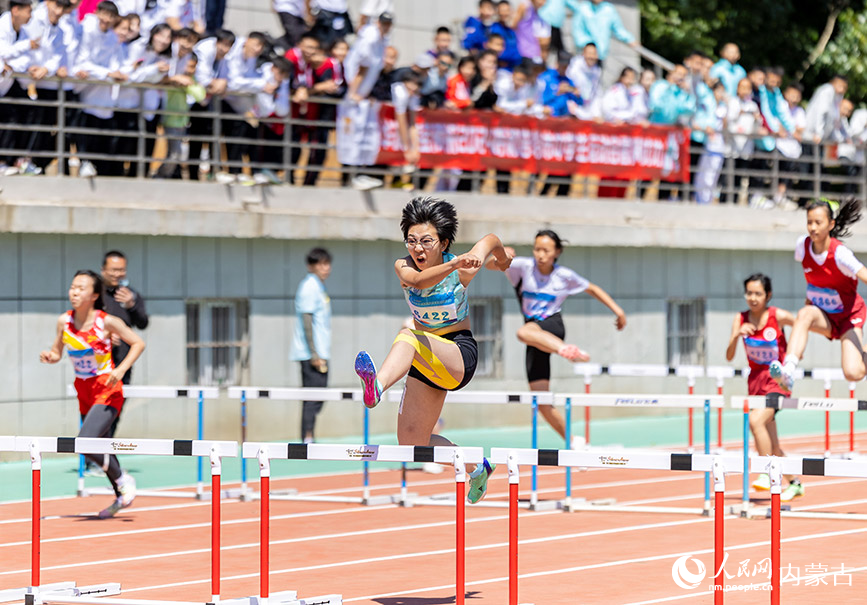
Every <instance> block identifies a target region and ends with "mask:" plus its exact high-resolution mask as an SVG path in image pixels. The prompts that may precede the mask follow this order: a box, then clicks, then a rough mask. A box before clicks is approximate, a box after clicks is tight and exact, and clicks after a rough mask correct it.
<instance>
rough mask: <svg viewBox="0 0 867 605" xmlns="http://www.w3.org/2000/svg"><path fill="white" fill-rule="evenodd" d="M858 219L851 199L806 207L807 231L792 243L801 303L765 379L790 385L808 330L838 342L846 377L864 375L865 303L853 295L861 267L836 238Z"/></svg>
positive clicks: (863, 274)
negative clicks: (803, 283)
mask: <svg viewBox="0 0 867 605" xmlns="http://www.w3.org/2000/svg"><path fill="white" fill-rule="evenodd" d="M860 218H861V202H860V200H856V199H852V198H850V199H847V200H845V201H844V202H842V203H840V202H834V201H830V200H826V199H821V200H817V201H814V202H811V203H810V204H809V205H807V232H808V235H806V236H803V237H802V238H801V239H799V240H798V245H797V246H796V247H795V260H796V261H799V262H800V263H801V265H802V266H803V267H804V277H805V278H806V280H807V305H806V306H805V307H802V308H801V310H800V311H798V315H797V317H796V318H795V325H794V327H793V328H792V337H791V339H790V341H789V346H788V348H787V350H786V357H785V359H784V361H783V363H782V364H781V363H780V362H779V361H774V362H773V363H771V366H770V373H771V377H772V378H773V379H774V380H776V381H777V382H778V383H780V385H781V386H782V387H783V388H785V389H791V388H792V384H793V383H794V378H795V371H796V370H797V367H798V362H799V361H800V360H801V357H802V356H803V355H804V350H805V349H806V347H807V336H808V334H809V332H816V333H817V334H821V335H823V336H825V337H826V338H828V339H829V340H839V341H840V343H841V348H842V355H841V357H842V363H841V365H842V369H843V375H844V376H845V377H846V380H848V381H850V382H857V381H859V380H861V379H862V378H864V375H865V373H867V366H865V362H864V346H863V343H864V334H863V326H864V319H865V318H867V307H865V306H864V299H863V298H861V297H860V296H859V295H858V280H859V279H860V280H861V281H863V282H865V283H867V268H865V267H864V265H863V264H861V262H859V261H858V259H856V258H855V255H854V254H853V253H852V251H851V250H850V249H849V248H847V247H846V246H844V245H843V244H842V243H841V242H840V241H839V239H837V238H839V237H846V236H847V235H849V226H850V225H851V224H852V223H855V222H856V221H858V220H860Z"/></svg>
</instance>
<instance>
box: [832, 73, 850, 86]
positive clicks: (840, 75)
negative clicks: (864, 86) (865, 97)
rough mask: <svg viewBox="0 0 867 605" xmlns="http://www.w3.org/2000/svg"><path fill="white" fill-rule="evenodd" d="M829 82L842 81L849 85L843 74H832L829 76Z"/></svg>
mask: <svg viewBox="0 0 867 605" xmlns="http://www.w3.org/2000/svg"><path fill="white" fill-rule="evenodd" d="M831 80H843V81H844V82H845V83H846V84H848V83H849V78H848V76H844V75H843V74H834V75H833V76H831Z"/></svg>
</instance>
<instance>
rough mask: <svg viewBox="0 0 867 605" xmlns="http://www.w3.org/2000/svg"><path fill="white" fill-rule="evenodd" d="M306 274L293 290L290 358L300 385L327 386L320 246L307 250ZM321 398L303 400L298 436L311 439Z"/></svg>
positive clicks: (326, 264) (326, 269) (327, 263)
mask: <svg viewBox="0 0 867 605" xmlns="http://www.w3.org/2000/svg"><path fill="white" fill-rule="evenodd" d="M307 271H308V273H307V276H306V277H305V278H304V279H302V280H301V283H300V284H298V290H297V291H296V293H295V315H296V323H295V336H294V338H293V339H292V346H291V348H290V351H289V358H290V359H291V360H292V361H300V362H301V386H303V387H319V388H324V387H327V386H328V360H329V358H330V357H331V298H330V297H329V296H328V293H327V292H326V291H325V280H327V279H328V276H329V275H331V254H329V252H328V250H326V249H324V248H313V249H312V250H311V251H310V252H308V253H307ZM321 410H322V402H321V401H305V402H304V404H303V408H302V411H301V438H302V439H303V440H304V442H305V443H310V442H312V441H313V430H314V428H315V426H316V416H317V415H318V414H319V412H320V411H321Z"/></svg>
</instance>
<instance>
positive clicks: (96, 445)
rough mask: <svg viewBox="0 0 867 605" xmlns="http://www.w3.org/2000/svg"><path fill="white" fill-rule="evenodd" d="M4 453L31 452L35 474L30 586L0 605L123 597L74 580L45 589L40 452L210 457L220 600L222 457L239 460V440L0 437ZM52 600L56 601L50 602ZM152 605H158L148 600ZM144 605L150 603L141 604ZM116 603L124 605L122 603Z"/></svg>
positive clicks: (214, 594) (214, 590) (6, 595)
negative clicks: (26, 600) (79, 585)
mask: <svg viewBox="0 0 867 605" xmlns="http://www.w3.org/2000/svg"><path fill="white" fill-rule="evenodd" d="M0 451H7V452H29V453H30V468H31V476H32V489H33V492H32V494H31V561H30V562H31V569H30V574H31V578H30V579H31V585H30V586H29V587H27V588H22V589H13V590H8V591H3V592H0V602H5V601H20V600H22V599H24V598H25V597H26V596H27V595H30V596H32V597H35V598H36V601H35V602H34V603H50V602H63V603H102V604H106V605H108V604H110V600H109V599H106V598H105V597H106V596H107V595H115V594H119V593H120V584H117V583H109V584H104V585H99V586H89V587H83V588H76V587H75V583H74V582H65V583H62V584H61V585H47V586H45V587H42V586H41V585H40V584H41V578H40V573H41V572H40V568H41V535H42V534H41V519H42V514H41V510H42V491H41V473H42V454H44V453H49V452H50V453H65V454H106V455H109V454H118V453H130V454H146V455H152V456H207V457H208V458H209V459H210V462H211V490H212V491H213V493H214V494H216V496H215V497H213V498H211V601H210V602H212V603H216V602H218V601H219V600H220V475H221V470H222V458H224V457H236V456H237V455H238V443H237V442H235V441H189V440H181V439H104V438H99V439H98V438H89V437H88V438H80V437H17V436H16V437H12V436H4V437H0ZM52 598H54V599H57V600H56V601H52ZM147 603H149V604H153V603H160V602H159V601H149V602H147ZM141 604H142V605H146V602H144V601H142V602H141ZM115 605H120V604H119V603H117V604H115Z"/></svg>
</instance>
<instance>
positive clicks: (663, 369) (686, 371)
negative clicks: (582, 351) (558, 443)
mask: <svg viewBox="0 0 867 605" xmlns="http://www.w3.org/2000/svg"><path fill="white" fill-rule="evenodd" d="M573 371H574V373H575V374H577V375H579V376H584V393H585V394H587V395H589V394H590V386H591V384H592V382H593V377H594V376H601V375H603V374H607V375H608V376H619V377H633V378H640V377H649V378H666V377H669V376H674V377H677V378H686V383H687V394H688V395H694V394H695V383H696V379H697V378H702V377H705V376H707V377H708V378H714V379H715V380H716V389H717V392H716V394H717V395H720V396H721V395H722V394H723V386H724V385H725V379H726V378H732V377H734V376H740V375H742V374H743V372H746V374H743V375H747V374H749V368H747V369H746V370H739V369H735V368H732V367H731V366H708V367H705V366H698V365H680V366H667V365H663V364H652V363H613V364H611V365H610V366H603V365H601V364H597V363H576V364H574V365H573ZM584 442H585V443H587V444H589V443H590V408H589V407H585V408H584ZM694 442H695V434H694V431H693V409H692V408H689V409H688V410H687V443H688V447H689V451H693V450H694ZM722 447H723V408H722V407H720V408H718V409H717V448H719V449H720V450H721V449H722Z"/></svg>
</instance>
